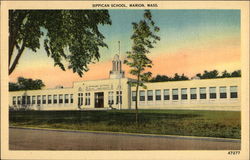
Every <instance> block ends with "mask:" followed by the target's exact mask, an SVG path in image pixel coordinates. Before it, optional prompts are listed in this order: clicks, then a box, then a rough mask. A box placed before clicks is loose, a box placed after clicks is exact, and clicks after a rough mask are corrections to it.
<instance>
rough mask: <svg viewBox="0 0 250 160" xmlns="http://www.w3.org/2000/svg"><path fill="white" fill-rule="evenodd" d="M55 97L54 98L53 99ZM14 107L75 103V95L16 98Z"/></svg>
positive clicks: (14, 98)
mask: <svg viewBox="0 0 250 160" xmlns="http://www.w3.org/2000/svg"><path fill="white" fill-rule="evenodd" d="M52 96H53V97H52ZM58 98H59V99H58ZM12 103H13V105H16V104H18V105H30V104H58V103H59V104H62V103H65V104H67V103H73V94H64V95H63V94H59V95H57V94H54V95H37V96H14V97H13V102H12Z"/></svg>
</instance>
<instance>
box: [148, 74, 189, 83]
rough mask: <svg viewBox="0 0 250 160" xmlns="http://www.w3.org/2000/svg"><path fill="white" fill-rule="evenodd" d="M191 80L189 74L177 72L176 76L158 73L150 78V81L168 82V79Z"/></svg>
mask: <svg viewBox="0 0 250 160" xmlns="http://www.w3.org/2000/svg"><path fill="white" fill-rule="evenodd" d="M184 80H189V78H188V77H187V76H185V75H184V74H182V75H181V76H180V75H179V74H178V73H175V75H174V77H168V76H166V75H159V74H158V75H156V77H153V78H151V79H150V80H149V82H166V81H184Z"/></svg>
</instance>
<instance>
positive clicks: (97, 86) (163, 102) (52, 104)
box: [9, 55, 241, 111]
mask: <svg viewBox="0 0 250 160" xmlns="http://www.w3.org/2000/svg"><path fill="white" fill-rule="evenodd" d="M112 64H113V65H112V70H111V71H110V73H109V78H108V79H100V80H88V81H80V82H74V83H73V86H72V87H70V88H60V87H57V88H53V89H41V90H27V91H14V92H9V106H10V107H13V108H21V107H23V106H26V107H28V108H30V109H35V110H85V109H86V110H87V109H111V108H115V109H134V108H135V98H136V97H135V96H136V92H135V87H131V86H130V85H129V83H128V82H129V81H133V79H130V78H126V77H125V76H124V72H123V71H122V62H121V61H120V60H119V56H118V55H115V57H114V59H113V61H112ZM145 84H146V86H147V89H143V88H139V93H138V108H139V109H194V110H228V111H240V107H241V91H240V90H241V78H216V79H193V80H185V81H170V82H154V83H152V82H151V83H145Z"/></svg>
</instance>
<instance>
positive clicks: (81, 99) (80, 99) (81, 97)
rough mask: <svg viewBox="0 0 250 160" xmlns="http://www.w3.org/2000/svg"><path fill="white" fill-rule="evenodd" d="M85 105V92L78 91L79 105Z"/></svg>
mask: <svg viewBox="0 0 250 160" xmlns="http://www.w3.org/2000/svg"><path fill="white" fill-rule="evenodd" d="M81 105H83V93H78V106H81Z"/></svg>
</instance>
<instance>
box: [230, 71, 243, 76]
mask: <svg viewBox="0 0 250 160" xmlns="http://www.w3.org/2000/svg"><path fill="white" fill-rule="evenodd" d="M231 77H241V70H237V71H233V72H232V73H231Z"/></svg>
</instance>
